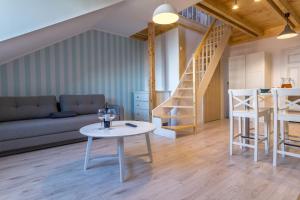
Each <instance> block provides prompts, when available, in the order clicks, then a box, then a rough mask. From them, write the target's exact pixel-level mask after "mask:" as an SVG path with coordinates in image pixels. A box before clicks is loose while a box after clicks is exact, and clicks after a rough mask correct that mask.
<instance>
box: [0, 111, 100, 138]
mask: <svg viewBox="0 0 300 200" xmlns="http://www.w3.org/2000/svg"><path fill="white" fill-rule="evenodd" d="M98 121H99V120H98V118H97V115H96V114H92V115H80V116H76V117H69V118H60V119H51V118H45V119H34V120H22V121H11V122H3V123H0V141H5V140H13V139H21V138H29V137H35V136H41V135H49V134H56V133H62V132H69V131H77V130H79V129H80V128H81V127H83V126H86V125H88V124H92V123H96V122H98Z"/></svg>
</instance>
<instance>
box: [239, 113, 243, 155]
mask: <svg viewBox="0 0 300 200" xmlns="http://www.w3.org/2000/svg"><path fill="white" fill-rule="evenodd" d="M239 135H240V136H239V143H242V118H241V117H239ZM240 149H243V146H242V145H240Z"/></svg>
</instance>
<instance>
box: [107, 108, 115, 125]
mask: <svg viewBox="0 0 300 200" xmlns="http://www.w3.org/2000/svg"><path fill="white" fill-rule="evenodd" d="M107 113H108V114H109V115H110V116H109V121H110V123H112V121H113V120H114V119H115V118H116V116H117V113H116V110H115V109H108V111H107ZM111 125H112V124H111Z"/></svg>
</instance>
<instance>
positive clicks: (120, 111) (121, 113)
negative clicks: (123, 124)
mask: <svg viewBox="0 0 300 200" xmlns="http://www.w3.org/2000/svg"><path fill="white" fill-rule="evenodd" d="M108 107H109V108H112V109H115V110H116V112H117V115H118V116H119V118H118V120H124V108H123V106H119V105H108Z"/></svg>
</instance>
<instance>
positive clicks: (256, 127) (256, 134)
mask: <svg viewBox="0 0 300 200" xmlns="http://www.w3.org/2000/svg"><path fill="white" fill-rule="evenodd" d="M258 125H259V119H257V118H255V119H254V126H255V133H254V161H255V162H257V160H258V134H259V131H258V129H259V127H258Z"/></svg>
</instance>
